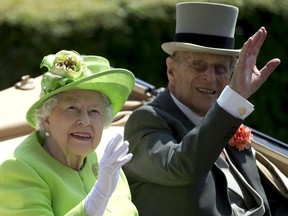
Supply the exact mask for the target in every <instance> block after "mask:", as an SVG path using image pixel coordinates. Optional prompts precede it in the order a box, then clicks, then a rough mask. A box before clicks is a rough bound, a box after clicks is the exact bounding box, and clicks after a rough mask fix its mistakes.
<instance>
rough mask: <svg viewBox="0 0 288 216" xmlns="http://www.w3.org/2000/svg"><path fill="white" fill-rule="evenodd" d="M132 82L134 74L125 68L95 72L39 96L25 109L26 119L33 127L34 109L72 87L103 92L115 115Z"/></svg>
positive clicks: (129, 91)
mask: <svg viewBox="0 0 288 216" xmlns="http://www.w3.org/2000/svg"><path fill="white" fill-rule="evenodd" d="M134 83H135V77H134V75H133V74H132V73H131V72H130V71H128V70H126V69H119V68H117V69H110V70H108V71H102V72H99V73H96V74H94V75H92V76H89V77H86V78H84V79H81V80H78V81H75V82H73V83H70V84H67V85H65V86H63V87H60V88H58V89H56V90H54V91H52V92H50V93H49V94H47V95H46V96H45V97H42V98H40V99H39V100H38V101H36V102H35V103H34V104H33V105H32V106H31V107H30V108H29V110H28V111H27V113H26V120H27V122H28V123H29V124H30V125H31V126H32V127H33V128H35V126H36V121H35V110H36V109H37V108H39V107H40V106H41V105H42V104H43V102H44V101H46V100H47V99H48V98H50V97H51V96H53V95H56V94H58V93H61V92H64V91H68V90H72V89H82V90H93V91H97V92H100V93H103V94H105V95H106V96H107V97H108V98H109V99H110V101H111V103H112V106H113V114H114V115H115V114H116V113H118V112H119V111H120V110H121V109H122V107H123V106H124V104H125V102H126V100H127V99H128V97H129V95H130V93H131V91H132V89H133V87H134Z"/></svg>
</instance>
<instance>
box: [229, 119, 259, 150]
mask: <svg viewBox="0 0 288 216" xmlns="http://www.w3.org/2000/svg"><path fill="white" fill-rule="evenodd" d="M252 138H253V134H252V133H251V129H250V128H247V127H245V126H244V125H243V124H241V125H240V127H239V128H238V129H237V131H236V132H235V134H234V135H233V137H232V138H231V139H230V140H229V145H230V146H233V147H235V148H236V149H237V150H238V151H243V150H245V149H249V148H250V146H251V140H252Z"/></svg>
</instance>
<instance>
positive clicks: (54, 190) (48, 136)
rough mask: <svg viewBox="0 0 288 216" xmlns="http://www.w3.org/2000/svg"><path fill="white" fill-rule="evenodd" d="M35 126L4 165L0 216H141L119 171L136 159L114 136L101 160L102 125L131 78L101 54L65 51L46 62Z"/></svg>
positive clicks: (30, 116)
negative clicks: (99, 152)
mask: <svg viewBox="0 0 288 216" xmlns="http://www.w3.org/2000/svg"><path fill="white" fill-rule="evenodd" d="M40 66H41V67H43V66H44V67H47V68H48V71H47V72H46V73H44V74H43V78H42V82H41V86H42V91H41V94H40V99H39V100H38V101H37V102H35V103H34V104H33V105H32V106H31V108H30V109H29V110H28V112H27V121H28V123H29V124H30V125H31V126H32V127H34V128H36V130H35V131H34V132H33V133H32V134H30V135H29V136H28V137H27V138H26V139H25V140H24V141H23V142H22V143H21V144H20V145H19V146H18V147H17V148H16V149H14V152H12V153H11V154H10V155H7V158H4V159H3V158H2V159H1V163H0V215H10V216H12V215H19V216H20V215H21V216H26V215H29V216H31V215H45V216H48V215H59V216H63V215H77V216H79V215H89V216H90V215H95V216H98V215H123V216H130V215H131V216H133V215H138V213H137V210H136V208H135V206H134V205H133V204H132V202H131V197H130V191H129V187H128V184H127V180H126V178H125V176H124V174H123V172H122V170H121V167H122V165H124V164H125V163H127V162H128V161H129V160H130V159H131V158H132V155H131V154H128V153H127V152H128V143H127V142H123V141H122V137H121V136H120V135H115V136H114V137H113V138H112V139H111V140H110V141H109V143H108V144H107V147H106V149H105V151H104V153H103V155H102V157H101V158H102V159H101V160H100V162H99V163H98V161H99V160H98V158H99V157H100V156H99V157H97V155H96V152H95V149H96V148H97V146H98V144H99V142H100V140H101V136H102V131H103V128H104V127H105V126H108V125H109V124H110V123H111V121H112V118H113V115H115V114H116V113H117V112H118V111H119V110H120V109H121V108H122V107H123V105H124V103H125V101H126V100H127V98H128V96H129V94H130V92H131V90H132V88H133V86H134V76H133V74H132V73H131V72H130V71H128V70H125V69H117V68H115V69H111V68H110V66H109V62H108V61H107V60H106V59H105V58H102V57H99V56H80V55H79V54H78V53H77V52H74V51H65V50H62V51H60V52H58V53H57V54H55V55H48V56H46V57H44V58H43V61H42V63H41V65H40Z"/></svg>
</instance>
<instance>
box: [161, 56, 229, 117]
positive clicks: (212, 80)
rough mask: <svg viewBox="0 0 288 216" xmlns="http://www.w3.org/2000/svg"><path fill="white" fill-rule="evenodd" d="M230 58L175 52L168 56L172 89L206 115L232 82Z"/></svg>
mask: <svg viewBox="0 0 288 216" xmlns="http://www.w3.org/2000/svg"><path fill="white" fill-rule="evenodd" d="M231 61H232V58H231V57H229V56H222V55H213V54H204V53H193V52H182V51H181V52H176V53H175V54H174V55H173V56H172V57H168V58H167V60H166V64H167V75H168V79H169V89H170V91H171V92H172V94H173V95H174V96H175V97H176V98H177V99H178V100H179V101H180V102H181V103H183V104H185V105H186V106H188V107H189V108H190V109H191V110H193V111H194V112H196V113H197V114H199V115H200V116H204V115H205V114H206V113H207V112H208V110H209V109H210V108H211V106H212V105H213V104H214V103H215V102H216V100H217V98H218V97H219V95H220V93H221V92H222V90H223V89H224V87H225V86H226V85H227V84H228V83H229V78H230V76H231Z"/></svg>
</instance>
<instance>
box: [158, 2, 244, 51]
mask: <svg viewBox="0 0 288 216" xmlns="http://www.w3.org/2000/svg"><path fill="white" fill-rule="evenodd" d="M238 11H239V10H238V8H237V7H234V6H231V5H225V4H217V3H207V2H182V3H178V4H177V5H176V33H175V36H174V41H173V42H167V43H163V44H162V49H163V50H164V51H165V52H166V53H168V54H170V55H171V54H172V53H173V52H175V51H191V52H202V53H209V54H220V55H229V56H238V55H239V53H240V51H241V50H240V49H234V33H235V26H236V21H237V16H238Z"/></svg>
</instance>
